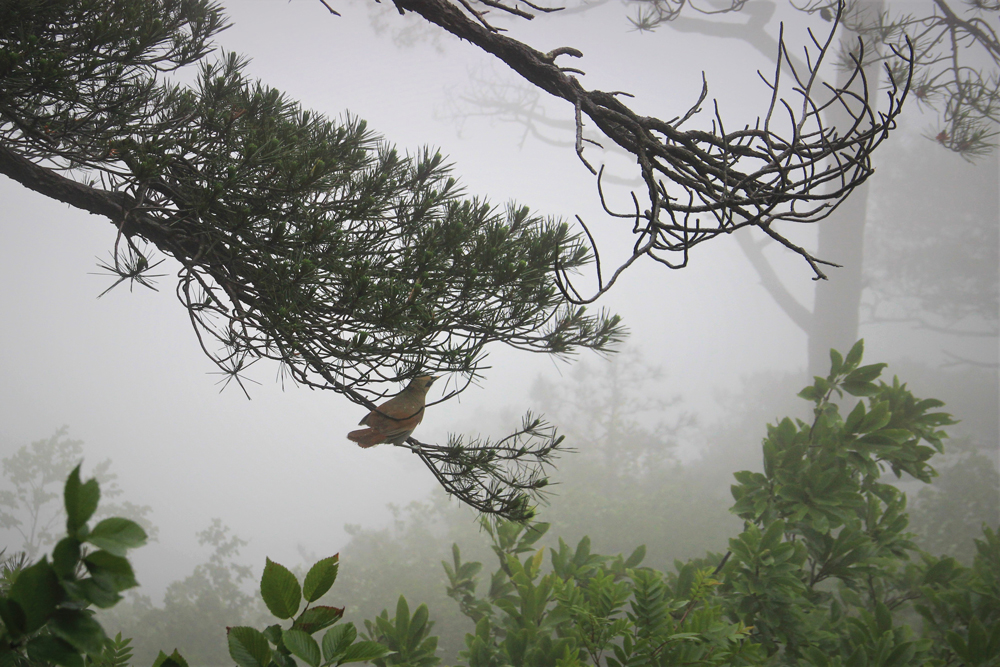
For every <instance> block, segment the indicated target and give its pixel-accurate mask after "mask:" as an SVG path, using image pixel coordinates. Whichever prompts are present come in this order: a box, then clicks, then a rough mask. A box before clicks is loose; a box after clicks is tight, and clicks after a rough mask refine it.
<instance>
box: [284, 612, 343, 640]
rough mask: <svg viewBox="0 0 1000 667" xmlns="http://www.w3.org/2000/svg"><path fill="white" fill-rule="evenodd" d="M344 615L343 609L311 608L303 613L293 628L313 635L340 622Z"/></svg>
mask: <svg viewBox="0 0 1000 667" xmlns="http://www.w3.org/2000/svg"><path fill="white" fill-rule="evenodd" d="M343 615H344V608H343V607H326V606H318V607H310V608H309V609H306V610H305V611H304V612H302V614H301V615H300V616H299V617H298V618H297V619H296V620H295V624H294V625H293V626H292V627H293V628H296V629H298V630H302V631H303V632H305V633H308V634H310V635H311V634H313V633H316V632H319V631H320V630H323V629H325V628H328V627H330V626H331V625H333V624H334V623H336V622H337V621H339V620H340V618H341V617H342V616H343Z"/></svg>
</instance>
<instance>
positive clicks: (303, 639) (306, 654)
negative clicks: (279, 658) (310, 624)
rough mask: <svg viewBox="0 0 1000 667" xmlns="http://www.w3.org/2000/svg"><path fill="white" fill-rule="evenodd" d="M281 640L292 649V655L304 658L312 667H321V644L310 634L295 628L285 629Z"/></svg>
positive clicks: (286, 646)
mask: <svg viewBox="0 0 1000 667" xmlns="http://www.w3.org/2000/svg"><path fill="white" fill-rule="evenodd" d="M281 640H282V643H283V644H284V645H285V648H287V649H288V650H289V651H291V652H292V655H294V656H295V657H296V658H299V659H300V660H304V661H305V662H306V664H308V665H311V666H312V667H319V661H320V654H319V644H317V643H316V640H315V639H313V638H312V637H310V636H309V635H308V634H306V633H305V632H302V631H301V630H296V629H294V628H293V629H291V630H285V632H284V634H283V635H282V636H281Z"/></svg>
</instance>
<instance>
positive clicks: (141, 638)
mask: <svg viewBox="0 0 1000 667" xmlns="http://www.w3.org/2000/svg"><path fill="white" fill-rule="evenodd" d="M197 537H198V544H200V545H202V546H208V547H211V549H212V553H211V555H210V556H209V557H208V560H207V561H206V562H204V563H200V564H199V565H197V566H195V568H194V570H193V571H192V572H191V574H190V575H188V576H187V577H185V578H184V579H181V580H178V581H174V582H172V583H171V584H170V585H169V586H167V590H166V593H165V594H164V596H163V604H162V605H157V604H154V603H153V601H152V600H151V599H150V598H149V596H147V595H140V594H138V593H135V592H133V593H132V594H131V595H130V596H129V597H128V598H127V599H126V600H124V601H122V602H121V603H119V604H118V605H117V606H116V607H115V608H113V609H109V610H107V611H101V612H100V613H99V615H98V618H99V619H100V621H101V623H102V624H104V625H105V626H107V627H108V628H109V629H110V630H113V631H115V632H120V633H122V634H123V635H125V636H126V637H132V638H133V639H134V641H135V644H134V649H133V650H134V651H135V658H136V659H135V664H140V665H144V664H152V663H153V661H154V659H155V658H156V656H157V654H158V653H159V651H160V650H161V649H165V648H168V647H169V648H170V649H174V648H176V649H178V650H179V651H180V652H181V653H183V654H184V655H185V656H186V657H187V659H189V660H190V661H191V662H192V663H193V664H199V665H222V664H225V663H226V662H227V661H228V658H227V649H226V641H225V634H224V633H223V632H222V631H221V630H220V629H221V628H224V626H225V625H237V624H241V623H256V622H257V621H258V620H259V619H260V618H261V616H262V615H263V613H264V608H263V605H262V604H261V603H260V598H259V596H256V595H253V594H252V592H251V591H250V590H249V589H248V587H247V585H246V584H247V582H248V581H250V580H251V577H252V571H251V568H250V566H249V565H246V564H244V563H242V562H241V561H240V560H239V554H240V549H241V548H242V547H244V546H246V544H247V543H246V541H245V540H243V539H240V537H238V536H237V535H234V534H232V533H231V532H230V529H229V528H228V527H227V526H225V525H223V523H222V521H221V520H220V519H213V520H212V523H211V525H210V526H209V527H208V528H206V529H205V530H203V531H200V532H199V533H198V535H197Z"/></svg>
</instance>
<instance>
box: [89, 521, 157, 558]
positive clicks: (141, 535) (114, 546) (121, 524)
mask: <svg viewBox="0 0 1000 667" xmlns="http://www.w3.org/2000/svg"><path fill="white" fill-rule="evenodd" d="M85 541H87V542H89V543H91V544H93V545H94V546H95V547H97V548H98V549H104V550H105V551H107V552H109V553H112V554H114V555H116V556H124V555H125V552H126V551H128V550H129V549H134V548H136V547H141V546H142V545H143V544H145V543H146V531H144V530H143V529H142V526H140V525H139V524H137V523H136V522H135V521H130V520H128V519H123V518H121V517H111V518H109V519H104V520H103V521H101V522H100V523H98V524H97V525H96V526H94V528H93V530H91V531H90V533H89V534H88V535H87V539H86V540H85Z"/></svg>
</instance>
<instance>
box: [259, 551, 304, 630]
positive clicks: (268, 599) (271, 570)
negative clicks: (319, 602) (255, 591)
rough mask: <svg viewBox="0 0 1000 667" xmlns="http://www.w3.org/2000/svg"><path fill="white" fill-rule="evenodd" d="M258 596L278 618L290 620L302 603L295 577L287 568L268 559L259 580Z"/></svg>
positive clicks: (300, 591)
mask: <svg viewBox="0 0 1000 667" xmlns="http://www.w3.org/2000/svg"><path fill="white" fill-rule="evenodd" d="M260 595H261V597H262V598H264V604H266V605H267V608H268V609H269V610H270V611H271V613H272V614H274V615H275V616H277V617H278V618H291V617H292V616H294V615H295V612H297V611H298V610H299V605H300V604H301V603H302V589H301V588H300V587H299V581H298V579H296V578H295V575H294V574H292V573H291V572H289V570H288V568H286V567H285V566H283V565H279V564H278V563H275V562H274V561H272V560H271V559H270V558H268V559H267V562H266V564H265V565H264V574H263V575H262V576H261V578H260Z"/></svg>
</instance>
